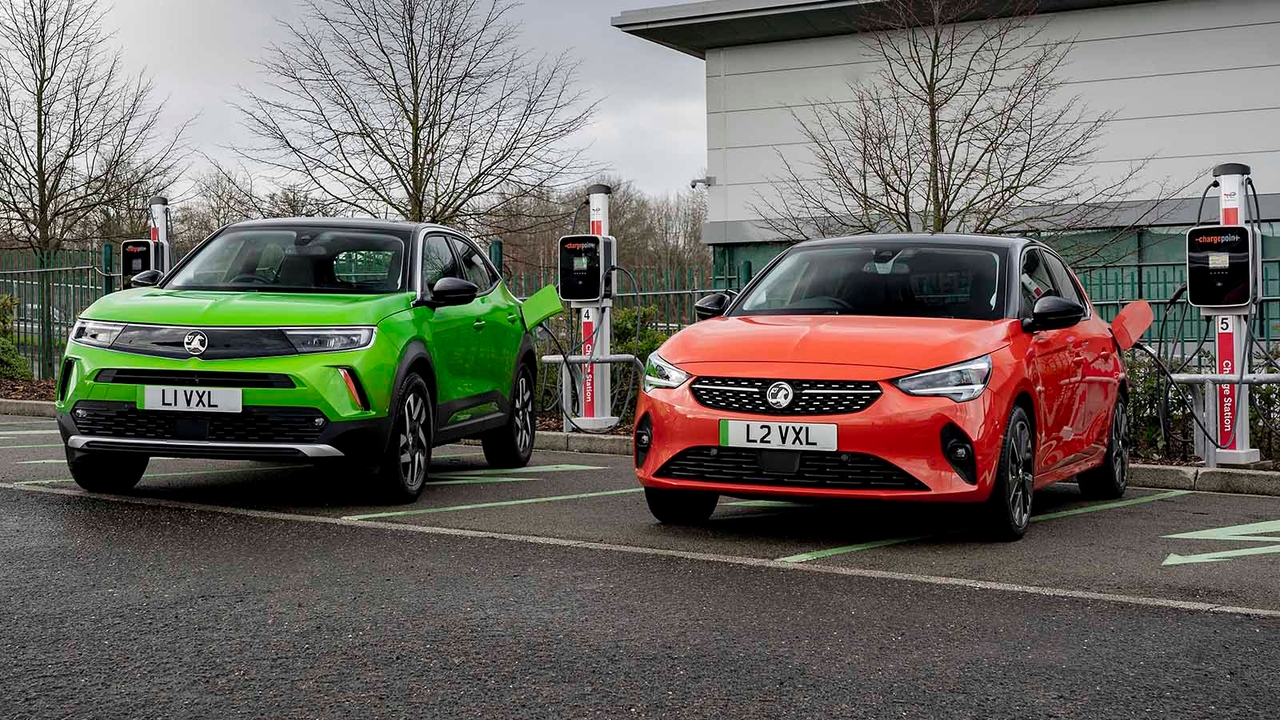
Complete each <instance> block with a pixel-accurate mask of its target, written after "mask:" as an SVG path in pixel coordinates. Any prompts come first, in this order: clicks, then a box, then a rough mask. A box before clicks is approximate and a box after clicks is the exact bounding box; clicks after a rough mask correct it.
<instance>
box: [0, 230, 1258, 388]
mask: <svg viewBox="0 0 1280 720" xmlns="http://www.w3.org/2000/svg"><path fill="white" fill-rule="evenodd" d="M1268 240H1273V238H1268ZM1162 242H1163V240H1162ZM1144 254H1145V255H1150V253H1142V254H1136V255H1135V254H1134V253H1129V254H1127V255H1123V254H1118V255H1119V256H1117V257H1114V258H1111V257H1099V258H1097V259H1096V260H1095V261H1094V262H1092V263H1087V264H1078V265H1076V267H1075V269H1076V271H1077V273H1078V274H1079V276H1080V279H1081V281H1082V282H1083V283H1084V284H1085V287H1086V289H1087V291H1088V293H1089V296H1090V298H1091V299H1092V301H1093V303H1094V305H1095V306H1096V307H1097V308H1098V311H1099V313H1100V314H1102V316H1103V317H1106V318H1108V319H1110V318H1112V317H1114V316H1115V314H1116V312H1118V311H1119V309H1120V308H1121V307H1122V306H1123V305H1124V304H1125V303H1127V302H1130V301H1132V300H1135V299H1139V298H1141V299H1145V300H1148V301H1149V302H1151V303H1152V306H1153V307H1154V309H1155V310H1156V314H1157V319H1158V318H1159V317H1160V316H1161V314H1162V313H1163V312H1164V310H1165V305H1166V301H1167V299H1168V298H1169V297H1170V296H1171V295H1172V294H1173V293H1174V292H1175V291H1176V290H1177V288H1178V287H1179V286H1181V285H1182V283H1183V282H1185V279H1186V278H1185V274H1186V267H1185V264H1184V263H1183V262H1182V261H1181V260H1180V259H1171V258H1169V259H1166V258H1161V259H1160V260H1158V261H1148V260H1140V261H1139V260H1137V259H1136V258H1141V257H1142V256H1143V255H1144ZM1170 254H1171V253H1170ZM1266 254H1267V255H1280V244H1278V246H1277V247H1275V248H1271V249H1270V251H1269V252H1267V253H1266ZM499 257H500V256H499ZM767 261H768V258H767V257H764V256H762V257H760V258H754V259H752V260H743V261H740V262H738V263H737V264H736V266H731V265H730V264H729V263H727V262H723V261H721V262H717V263H716V264H714V265H713V266H711V267H707V266H701V267H666V268H639V269H633V270H632V271H631V276H633V277H634V283H633V282H632V277H631V276H628V275H627V274H626V273H618V274H616V275H615V278H614V282H615V284H616V287H615V305H616V306H617V307H619V308H631V307H637V306H644V307H653V308H655V309H656V318H655V320H654V323H655V324H656V325H657V327H658V329H660V330H662V331H664V332H666V333H672V332H675V331H676V330H678V329H680V328H681V327H683V326H685V325H688V324H690V323H692V322H694V320H695V319H696V318H695V315H694V304H695V303H696V302H697V301H698V299H699V298H701V297H702V296H704V295H706V294H708V293H711V292H714V291H717V290H724V289H735V290H736V289H740V288H741V287H742V286H743V285H744V284H745V283H746V282H747V281H749V280H750V279H751V277H752V275H753V267H752V266H753V264H754V265H755V268H754V269H755V271H758V269H759V268H760V267H763V265H764V263H765V262H767ZM116 266H117V263H115V262H113V255H112V252H111V246H108V247H107V249H93V250H67V251H62V252H58V253H54V254H51V255H49V256H47V257H45V258H43V259H41V258H37V257H36V255H35V254H34V253H32V252H30V251H29V250H0V295H4V296H10V297H12V298H13V302H14V317H13V327H12V333H13V340H14V342H15V344H16V345H17V347H18V350H19V352H21V354H22V355H23V357H25V358H26V359H27V361H28V362H29V363H30V365H31V368H32V371H33V373H34V374H35V375H36V377H37V378H52V377H53V371H54V367H55V365H56V362H57V359H58V355H59V354H60V353H61V352H62V347H63V345H64V344H65V342H66V338H67V334H68V333H69V332H70V330H71V326H72V325H73V323H74V322H75V319H76V317H77V316H78V315H79V314H80V312H82V311H83V310H84V309H85V308H86V307H88V306H89V305H90V304H92V303H93V301H95V300H97V299H98V298H99V297H101V296H102V295H103V294H104V293H106V292H109V291H110V290H111V289H113V288H115V287H119V286H120V279H119V276H118V275H116V274H115V270H114V268H115V267H116ZM343 270H344V271H345V272H348V273H350V274H352V275H353V276H357V275H358V276H361V277H363V276H365V275H368V276H370V277H372V276H376V275H378V274H379V273H382V272H384V271H385V270H384V268H383V267H382V264H381V259H380V258H350V259H348V260H347V261H344V265H343ZM505 276H506V280H507V283H508V285H509V287H510V288H511V289H512V291H513V292H514V293H515V294H516V295H518V296H520V297H526V296H528V295H530V294H532V293H533V292H535V291H537V290H538V289H539V288H542V287H544V286H546V285H552V284H555V282H556V277H555V272H554V270H553V269H550V268H547V269H544V270H541V271H538V270H529V269H519V270H517V269H514V268H508V272H506V273H505ZM1263 295H1264V300H1263V302H1262V304H1261V306H1260V308H1259V313H1258V319H1257V325H1256V328H1255V332H1256V334H1257V337H1259V338H1260V339H1263V340H1265V341H1267V342H1268V343H1274V342H1278V341H1280V257H1277V258H1275V259H1267V260H1265V261H1264V262H1263ZM1174 311H1175V312H1174V317H1180V316H1181V313H1182V312H1183V307H1182V306H1178V307H1177V308H1174ZM1185 311H1186V318H1185V321H1184V322H1182V323H1181V329H1180V336H1181V337H1180V339H1181V340H1182V341H1184V342H1190V343H1195V342H1196V341H1197V340H1198V339H1199V338H1200V337H1201V336H1202V334H1203V333H1204V331H1205V323H1204V322H1203V320H1202V316H1201V314H1200V312H1199V311H1198V310H1196V309H1195V308H1186V309H1185ZM1157 330H1158V328H1153V329H1152V331H1151V332H1150V333H1149V336H1148V339H1149V340H1150V339H1154V338H1156V336H1157ZM1165 331H1166V332H1165V339H1166V340H1167V341H1171V340H1175V336H1176V335H1177V334H1178V331H1179V328H1178V323H1171V324H1170V325H1169V326H1168V327H1166V329H1165Z"/></svg>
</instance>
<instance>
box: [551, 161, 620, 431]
mask: <svg viewBox="0 0 1280 720" xmlns="http://www.w3.org/2000/svg"><path fill="white" fill-rule="evenodd" d="M612 194H613V189H612V188H610V187H609V186H608V185H592V186H591V187H589V188H587V195H588V199H587V202H588V203H589V206H590V234H588V235H568V236H565V237H562V238H560V248H559V250H560V253H559V254H560V258H559V277H560V297H561V298H562V299H564V300H567V301H569V306H570V307H571V308H573V309H574V310H576V311H578V313H579V314H580V323H581V329H582V355H581V358H582V359H585V360H587V361H588V362H585V363H583V365H582V372H581V373H577V374H575V373H574V372H572V370H571V366H572V364H577V363H575V362H574V360H576V359H577V358H564V359H563V360H564V366H563V368H562V370H561V383H560V387H561V393H562V400H563V401H562V403H561V405H562V407H563V408H564V410H565V412H566V415H565V430H566V431H567V430H569V429H571V428H577V429H582V430H588V431H590V430H605V429H608V428H612V427H614V426H615V425H617V424H618V422H619V420H618V418H617V417H614V415H613V408H612V403H611V398H612V387H611V382H610V373H609V368H608V365H598V364H596V363H592V362H589V361H590V360H600V361H602V362H610V361H616V359H615V358H613V356H612V355H611V351H610V347H611V343H612V337H611V336H612V329H613V328H612V318H611V317H610V315H611V311H612V308H613V268H614V264H615V263H616V261H617V247H616V243H615V241H614V239H613V237H612V236H611V235H609V196H610V195H612ZM575 397H576V398H577V399H578V400H579V401H580V402H579V403H576V404H575V403H574V398H575ZM570 411H576V412H575V414H576V415H577V417H572V416H571V415H570V414H569V412H570Z"/></svg>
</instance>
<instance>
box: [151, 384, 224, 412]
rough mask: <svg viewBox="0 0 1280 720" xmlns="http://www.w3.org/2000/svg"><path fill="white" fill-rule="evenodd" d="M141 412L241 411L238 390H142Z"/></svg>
mask: <svg viewBox="0 0 1280 720" xmlns="http://www.w3.org/2000/svg"><path fill="white" fill-rule="evenodd" d="M143 390H144V392H143V398H142V409H143V410H176V411H181V412H222V413H238V412H240V410H241V402H240V401H241V390H240V388H189V387H154V386H151V385H148V386H147V387H145V388H143Z"/></svg>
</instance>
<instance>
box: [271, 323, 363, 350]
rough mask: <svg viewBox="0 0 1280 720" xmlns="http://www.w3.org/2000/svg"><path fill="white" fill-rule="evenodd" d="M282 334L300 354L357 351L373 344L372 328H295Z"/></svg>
mask: <svg viewBox="0 0 1280 720" xmlns="http://www.w3.org/2000/svg"><path fill="white" fill-rule="evenodd" d="M284 334H285V336H286V337H288V338H289V342H291V343H293V347H294V349H295V350H297V351H298V352H300V353H322V352H342V351H343V350H359V349H360V348H365V347H369V345H370V344H372V343H373V328H371V327H351V328H297V329H292V330H285V331H284Z"/></svg>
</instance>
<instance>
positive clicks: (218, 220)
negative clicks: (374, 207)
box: [174, 158, 336, 253]
mask: <svg viewBox="0 0 1280 720" xmlns="http://www.w3.org/2000/svg"><path fill="white" fill-rule="evenodd" d="M206 159H207V160H208V162H209V167H208V168H207V169H206V170H205V171H204V172H202V173H200V174H199V175H198V176H197V177H196V178H195V183H194V187H193V188H192V196H191V198H190V199H188V200H187V201H185V202H182V203H180V204H179V205H178V207H177V210H176V212H175V216H174V235H175V245H176V246H177V250H178V251H180V252H183V253H185V252H186V251H188V250H190V249H191V248H192V247H193V246H194V245H195V244H196V243H198V242H200V241H201V240H203V239H204V238H206V237H208V236H209V235H211V234H212V233H213V232H214V231H216V230H218V229H219V228H221V227H223V226H225V225H229V224H231V223H233V222H239V221H241V220H252V219H256V218H275V217H323V216H329V215H333V214H335V212H336V204H335V203H334V202H333V201H332V200H330V199H329V198H328V197H325V196H320V195H317V194H315V193H313V192H310V191H308V190H307V189H305V188H304V187H302V186H298V185H283V186H277V185H268V186H266V187H263V183H261V182H260V181H258V180H257V179H256V178H255V176H254V174H253V173H252V172H250V171H249V170H247V169H246V168H244V167H240V166H231V167H229V166H226V165H223V164H221V163H219V162H217V161H215V160H212V159H209V158H206Z"/></svg>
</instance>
